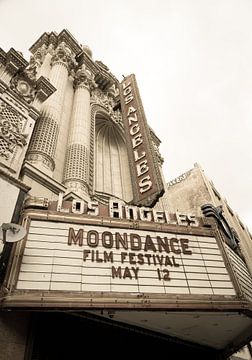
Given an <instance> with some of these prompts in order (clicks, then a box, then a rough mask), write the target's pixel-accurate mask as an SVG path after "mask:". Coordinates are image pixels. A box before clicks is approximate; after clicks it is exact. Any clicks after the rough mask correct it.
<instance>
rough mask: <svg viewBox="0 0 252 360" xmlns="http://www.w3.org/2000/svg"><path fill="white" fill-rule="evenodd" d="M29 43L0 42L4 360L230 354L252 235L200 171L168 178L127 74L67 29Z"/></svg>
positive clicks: (245, 306) (245, 299) (246, 285)
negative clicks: (5, 45)
mask: <svg viewBox="0 0 252 360" xmlns="http://www.w3.org/2000/svg"><path fill="white" fill-rule="evenodd" d="M30 51H31V54H32V55H31V59H30V61H29V62H27V61H26V60H25V59H24V58H23V56H22V54H21V53H19V52H17V51H16V50H14V49H13V48H11V49H10V50H9V51H8V52H7V53H6V52H5V51H3V50H0V194H1V195H0V209H1V212H0V225H1V224H2V228H1V232H0V236H2V238H3V242H2V244H1V249H0V253H1V257H0V281H1V292H0V310H1V311H0V345H1V352H0V359H5V360H8V359H11V360H15V359H26V360H28V359H33V360H35V359H36V360H40V359H41V360H42V359H79V358H82V357H83V358H84V356H87V354H90V353H91V354H92V355H96V356H109V357H111V358H116V357H118V356H120V354H121V353H123V355H127V356H131V357H132V356H145V355H149V354H150V348H151V350H152V351H153V353H155V354H156V355H157V356H162V354H167V353H168V354H169V356H170V357H172V356H173V357H175V356H176V357H177V358H189V357H190V358H194V359H202V358H203V357H204V358H205V359H206V360H207V359H228V358H229V357H230V356H231V355H232V354H233V353H235V352H236V351H238V350H239V349H241V348H242V347H243V346H245V345H247V344H249V342H250V341H251V338H252V318H251V317H252V277H251V274H252V265H251V264H252V246H251V240H252V239H251V234H250V233H249V231H248V230H247V228H246V227H245V225H243V224H242V222H241V220H240V219H239V218H238V216H237V215H236V214H235V213H234V212H233V211H232V210H231V208H230V207H229V205H228V204H227V202H226V201H225V200H224V199H223V198H222V197H221V195H220V194H219V193H218V191H217V190H216V189H215V187H214V185H213V184H212V183H211V182H210V181H209V180H208V178H207V177H206V176H205V174H204V172H203V170H202V169H201V168H200V167H199V165H195V167H194V168H193V169H192V170H190V171H188V172H187V173H185V174H183V175H181V176H180V177H179V178H177V179H175V180H173V181H170V182H168V183H167V180H166V179H164V176H163V173H162V163H163V159H162V156H161V154H160V152H159V145H160V139H159V138H158V136H157V135H156V134H155V133H154V131H153V130H152V129H151V128H150V127H149V126H148V124H147V120H146V117H145V114H144V108H143V104H142V102H141V98H140V94H139V90H138V86H137V82H136V78H135V76H134V75H133V74H131V75H129V76H127V77H124V79H123V80H122V81H121V82H119V80H118V79H116V78H115V76H114V75H113V74H112V73H111V72H110V70H109V68H108V67H107V66H106V65H105V64H103V63H102V62H101V61H96V60H94V59H93V57H92V52H91V50H90V49H89V47H87V46H84V45H81V44H80V43H79V42H78V41H76V39H75V38H74V37H73V36H72V35H71V34H70V33H69V32H68V31H67V30H63V31H62V32H61V33H59V34H57V33H55V32H51V33H44V34H43V35H42V36H41V37H40V38H39V39H38V40H37V41H36V42H35V43H34V44H33V45H32V47H31V48H30ZM15 224H17V225H15ZM22 231H24V234H25V235H23V236H22V238H21V239H20V238H19V237H20V236H19V235H20V234H22ZM118 345H119V346H118ZM250 350H251V347H247V348H246V351H247V353H249V352H250ZM171 354H176V355H175V356H174V355H171ZM237 356H239V355H237Z"/></svg>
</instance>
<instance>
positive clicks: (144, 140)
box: [120, 74, 164, 206]
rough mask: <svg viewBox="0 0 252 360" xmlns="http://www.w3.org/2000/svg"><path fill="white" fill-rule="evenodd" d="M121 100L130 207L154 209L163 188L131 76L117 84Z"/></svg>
mask: <svg viewBox="0 0 252 360" xmlns="http://www.w3.org/2000/svg"><path fill="white" fill-rule="evenodd" d="M120 98H121V106H122V117H123V123H124V129H125V137H126V141H127V151H128V157H129V162H130V171H131V178H132V186H133V197H134V198H133V203H134V204H135V205H141V206H153V205H155V203H156V202H157V200H158V198H159V197H160V196H161V195H163V193H164V185H163V182H162V177H161V174H160V170H159V165H158V162H157V160H156V156H155V153H154V147H153V144H152V140H151V135H150V130H149V127H148V124H147V121H146V118H145V114H144V110H143V105H142V101H141V98H140V94H139V90H138V87H137V83H136V79H135V75H134V74H131V75H129V76H127V77H126V78H124V79H123V81H122V83H121V84H120Z"/></svg>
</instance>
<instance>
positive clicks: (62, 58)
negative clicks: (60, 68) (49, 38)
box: [51, 41, 76, 70]
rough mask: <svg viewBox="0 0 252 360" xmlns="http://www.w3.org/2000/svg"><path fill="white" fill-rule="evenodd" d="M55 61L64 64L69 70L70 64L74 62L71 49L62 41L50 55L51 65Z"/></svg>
mask: <svg viewBox="0 0 252 360" xmlns="http://www.w3.org/2000/svg"><path fill="white" fill-rule="evenodd" d="M57 63H60V64H62V65H65V66H66V67H67V68H68V69H69V70H70V68H71V66H72V65H73V64H74V63H76V61H75V60H74V56H73V54H72V51H71V50H70V49H69V47H67V46H66V44H65V42H64V41H62V42H61V43H60V44H59V46H58V47H57V48H56V50H55V51H54V54H53V56H52V61H51V65H55V64H57Z"/></svg>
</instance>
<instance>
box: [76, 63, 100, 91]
mask: <svg viewBox="0 0 252 360" xmlns="http://www.w3.org/2000/svg"><path fill="white" fill-rule="evenodd" d="M82 86H83V87H86V88H87V89H89V90H90V91H93V90H94V89H95V88H96V87H97V85H96V83H95V81H94V79H93V77H92V74H91V72H90V71H89V70H87V69H86V68H85V65H82V67H81V68H80V69H78V70H77V71H76V74H75V76H74V87H75V89H76V88H78V87H82Z"/></svg>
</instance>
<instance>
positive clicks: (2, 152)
mask: <svg viewBox="0 0 252 360" xmlns="http://www.w3.org/2000/svg"><path fill="white" fill-rule="evenodd" d="M24 120H25V118H24V117H23V116H22V115H20V114H19V113H18V112H17V111H16V110H15V109H13V108H12V107H11V106H10V105H8V104H5V103H3V102H0V156H2V157H4V158H5V159H6V160H8V159H9V158H10V157H11V155H12V154H13V153H14V151H15V149H16V147H17V146H20V147H24V146H25V145H26V144H27V140H26V138H27V137H28V134H24V133H22V128H23V126H24Z"/></svg>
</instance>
